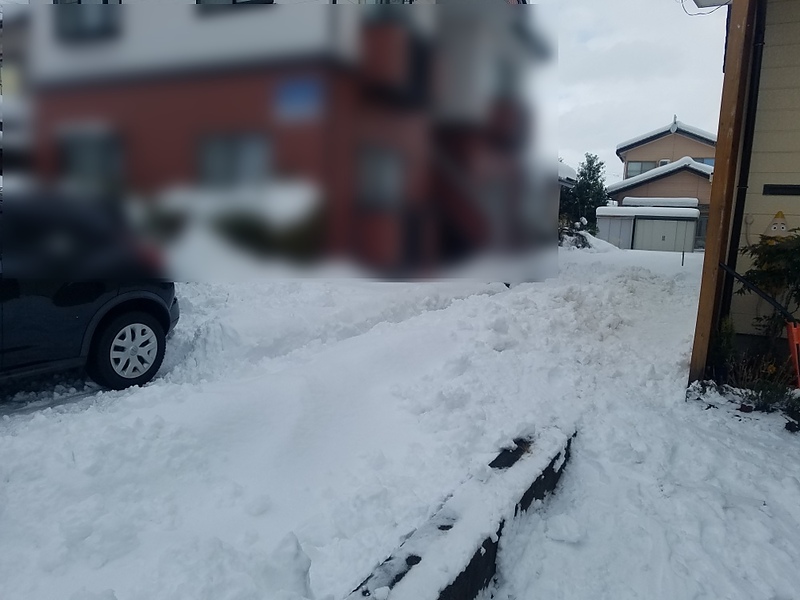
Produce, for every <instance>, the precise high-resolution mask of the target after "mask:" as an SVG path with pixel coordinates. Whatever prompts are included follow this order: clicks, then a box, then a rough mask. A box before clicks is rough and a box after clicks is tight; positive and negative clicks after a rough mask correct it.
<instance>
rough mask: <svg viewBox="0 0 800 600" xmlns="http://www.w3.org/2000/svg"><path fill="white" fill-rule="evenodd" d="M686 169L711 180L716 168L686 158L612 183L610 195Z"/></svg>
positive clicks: (609, 190) (609, 187)
mask: <svg viewBox="0 0 800 600" xmlns="http://www.w3.org/2000/svg"><path fill="white" fill-rule="evenodd" d="M686 168H689V169H691V170H692V171H694V172H695V173H697V174H698V175H705V176H706V177H709V178H710V177H711V175H712V174H713V173H714V167H712V166H711V165H706V164H704V163H699V162H697V161H696V160H694V159H692V158H691V157H689V156H684V157H683V158H682V159H680V160H676V161H675V162H671V163H669V164H666V165H664V166H663V167H656V168H655V169H651V170H649V171H647V172H646V173H642V174H641V175H637V176H636V177H629V178H628V179H623V180H622V181H618V182H617V183H612V184H611V185H610V186H608V188H607V189H608V193H609V194H614V193H616V192H619V191H622V190H626V189H628V188H632V187H636V186H637V185H641V184H643V183H646V182H648V181H650V180H651V179H656V178H658V177H663V176H664V175H669V174H670V173H674V172H676V171H680V170H681V169H686Z"/></svg>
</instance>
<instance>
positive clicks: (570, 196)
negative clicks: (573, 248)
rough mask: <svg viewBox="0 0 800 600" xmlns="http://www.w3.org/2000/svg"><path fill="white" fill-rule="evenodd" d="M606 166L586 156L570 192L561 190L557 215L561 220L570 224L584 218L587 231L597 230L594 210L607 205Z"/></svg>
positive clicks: (597, 159)
mask: <svg viewBox="0 0 800 600" xmlns="http://www.w3.org/2000/svg"><path fill="white" fill-rule="evenodd" d="M605 173H606V166H605V163H603V161H602V160H600V158H599V157H598V156H597V155H596V154H589V153H587V154H586V158H585V159H584V161H583V162H582V163H581V165H580V167H579V168H578V180H577V183H576V184H575V187H574V188H572V189H571V190H562V192H561V207H560V208H559V214H560V217H561V219H562V220H567V221H569V222H570V223H574V222H576V221H580V220H581V218H585V219H586V221H587V222H588V225H587V227H586V228H587V229H588V230H589V231H591V232H592V233H594V232H595V231H596V230H597V216H596V214H595V210H596V209H597V207H599V206H605V205H606V204H608V200H609V196H608V192H606V186H605Z"/></svg>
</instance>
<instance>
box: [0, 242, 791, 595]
mask: <svg viewBox="0 0 800 600" xmlns="http://www.w3.org/2000/svg"><path fill="white" fill-rule="evenodd" d="M603 249H604V250H606V251H604V252H592V251H582V250H574V251H564V252H562V253H561V257H560V258H561V275H560V277H559V278H558V279H557V280H552V281H547V282H544V283H539V284H524V285H520V286H516V287H514V288H512V289H511V290H506V289H505V287H504V286H501V285H486V284H478V283H468V282H451V283H427V284H379V283H370V282H363V281H361V282H352V281H350V282H347V281H337V282H329V283H325V282H313V281H306V282H275V281H271V282H263V283H252V284H228V285H221V284H219V285H210V284H203V285H200V284H197V285H183V286H180V289H179V292H180V296H181V302H182V309H183V316H182V319H181V322H180V324H179V327H178V329H177V330H176V332H175V335H174V337H173V339H172V340H171V346H170V349H169V352H168V355H167V359H166V361H165V365H164V367H163V368H162V373H161V375H160V376H159V378H158V379H157V380H156V381H154V382H153V383H152V384H151V385H149V386H147V387H145V388H143V389H139V390H134V391H127V392H99V391H96V390H95V389H94V388H93V387H92V386H91V385H86V384H83V383H80V382H77V381H70V382H68V383H67V385H66V387H64V386H54V385H52V384H50V383H45V384H41V383H39V384H37V386H36V389H35V390H34V391H24V390H23V391H17V392H16V393H13V394H7V395H9V396H10V397H9V398H7V399H6V401H5V402H4V403H3V404H2V405H0V414H2V415H3V417H2V420H0V581H2V582H3V583H2V592H1V593H0V596H2V598H3V599H4V600H5V599H9V600H18V599H19V600H23V599H24V600H39V599H41V600H52V599H54V598H64V599H66V600H99V599H102V600H139V599H142V600H145V599H146V600H160V599H169V600H179V599H180V600H182V599H186V600H222V599H236V600H245V599H250V598H253V599H256V598H258V599H264V598H268V599H270V600H272V599H277V600H281V599H283V600H289V599H293V600H298V599H300V598H314V599H316V600H322V599H326V598H336V599H338V598H340V597H342V596H344V595H345V594H346V593H347V592H349V591H350V590H352V589H353V588H354V587H356V586H357V585H358V584H359V583H360V582H361V580H362V579H363V578H364V577H365V576H366V575H367V574H368V573H369V572H370V570H371V569H372V568H373V567H374V566H375V564H376V562H377V561H380V560H381V559H383V558H385V556H386V555H388V554H389V553H390V552H391V551H392V550H393V549H394V548H395V547H396V546H397V545H398V544H399V542H400V539H401V537H402V536H403V535H405V534H407V533H409V532H410V531H412V530H413V529H414V528H415V527H418V526H419V525H420V524H422V523H423V522H424V521H425V520H426V519H427V518H428V517H429V516H430V515H431V514H432V513H433V512H434V511H436V509H437V508H438V507H439V506H440V505H441V503H442V501H443V500H444V499H445V498H447V497H448V495H449V494H450V493H451V492H453V490H455V489H456V488H457V487H458V486H460V485H461V484H463V483H464V482H465V481H466V480H468V479H469V478H471V477H472V476H475V475H480V474H481V473H483V472H484V471H485V469H486V464H487V463H488V462H489V461H490V460H491V459H492V458H493V457H494V455H495V454H496V452H497V450H498V448H500V447H501V446H503V445H504V444H506V443H507V442H508V441H509V440H511V439H513V438H514V437H516V436H518V435H520V434H524V433H532V434H533V435H534V436H536V435H545V434H546V433H547V432H548V431H552V430H553V428H555V429H562V430H564V431H568V430H570V429H571V428H572V427H573V426H574V425H575V423H578V424H579V426H580V427H581V433H580V435H579V437H578V438H577V440H576V442H575V445H574V446H573V448H574V455H573V461H572V463H571V464H570V465H569V466H568V468H567V475H566V476H565V479H564V480H563V484H562V487H561V489H560V490H559V493H558V495H557V496H556V498H555V499H554V501H553V502H552V503H551V504H549V505H548V507H547V508H546V509H545V510H544V511H543V512H541V513H534V514H533V515H532V516H531V517H530V518H528V519H525V520H523V521H520V522H519V523H517V524H516V525H515V526H514V532H513V535H509V536H507V537H505V538H504V541H503V547H502V556H501V559H502V564H501V574H500V576H501V588H500V589H499V590H498V591H497V594H498V595H499V596H500V597H501V598H519V599H522V598H528V597H531V598H533V597H554V598H557V597H561V598H580V597H586V598H600V597H614V598H657V597H659V596H657V595H656V592H659V591H661V590H662V589H663V593H662V596H661V597H664V598H672V599H680V598H684V597H685V598H701V597H708V598H718V597H731V598H759V597H763V598H782V597H786V598H789V597H792V593H793V592H792V590H797V589H800V580H798V570H797V569H793V568H790V565H791V563H792V561H793V562H794V564H799V563H798V559H800V536H798V533H800V531H798V528H799V526H798V521H800V514H798V509H797V507H796V506H794V505H791V503H790V502H789V500H790V499H791V498H794V500H795V505H798V506H800V502H797V501H796V499H797V497H798V495H799V494H800V483H798V482H800V460H797V459H798V456H799V455H800V438H797V437H792V436H791V434H789V433H787V432H784V431H783V430H782V428H781V426H780V423H778V422H777V421H776V419H777V418H764V417H762V418H760V419H759V418H756V419H750V418H749V417H748V421H752V422H747V423H743V422H739V421H738V420H737V419H735V418H734V417H733V416H732V415H731V413H730V412H729V411H728V410H727V408H726V407H724V406H723V407H721V408H718V409H709V410H703V409H704V408H705V404H702V403H699V402H698V403H688V404H687V403H686V402H684V400H683V398H684V392H685V382H686V370H687V365H688V356H689V350H690V346H691V337H692V328H693V326H694V311H695V309H696V302H697V293H698V288H699V274H700V266H701V261H702V255H700V254H697V255H689V256H687V257H686V258H687V264H686V266H684V267H682V266H681V262H680V255H677V254H666V253H665V254H660V253H642V252H633V251H631V252H622V251H613V250H610V249H608V248H603ZM70 388H72V389H70ZM76 392H77V393H78V395H77V396H76ZM792 494H794V496H792ZM762 501H763V504H762ZM529 541H530V543H528V542H529ZM648 552H649V554H648ZM646 568H647V569H649V571H648V570H645V569H646ZM745 580H746V581H747V582H749V583H748V585H750V587H748V586H747V585H745V583H744V581H745ZM768 585H772V586H773V587H774V590H775V593H773V594H772V595H769V593H767V592H766V590H767V587H766V586H768ZM787 586H789V587H787ZM737 594H738V595H737ZM781 594H783V596H781ZM787 594H788V595H787Z"/></svg>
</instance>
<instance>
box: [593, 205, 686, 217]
mask: <svg viewBox="0 0 800 600" xmlns="http://www.w3.org/2000/svg"><path fill="white" fill-rule="evenodd" d="M596 214H597V216H598V217H629V218H633V217H661V218H672V219H699V218H700V211H699V210H698V209H696V208H676V207H671V206H600V207H599V208H598V209H597V211H596Z"/></svg>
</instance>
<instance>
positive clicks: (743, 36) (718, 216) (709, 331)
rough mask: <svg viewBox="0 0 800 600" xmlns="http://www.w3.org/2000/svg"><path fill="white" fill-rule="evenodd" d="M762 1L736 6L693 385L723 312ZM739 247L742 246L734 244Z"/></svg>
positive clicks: (748, 0)
mask: <svg viewBox="0 0 800 600" xmlns="http://www.w3.org/2000/svg"><path fill="white" fill-rule="evenodd" d="M758 2H759V0H733V3H732V4H731V13H730V27H729V28H728V41H727V49H726V53H725V66H726V68H725V80H724V83H723V86H722V105H721V108H720V116H719V130H718V133H717V153H716V160H715V164H714V181H713V183H712V185H711V201H710V205H709V214H708V230H707V234H706V250H705V259H704V262H703V280H702V284H701V287H700V302H699V306H698V310H697V325H696V327H695V332H694V348H693V349H692V360H691V363H690V367H689V382H690V383H691V382H693V381H698V380H700V379H703V377H704V376H705V373H706V365H707V362H708V354H709V349H710V344H711V337H712V335H713V333H714V332H713V328H714V325H715V323H716V320H717V316H718V311H719V298H720V295H721V291H722V281H723V278H722V277H721V276H720V268H719V262H720V260H724V257H725V256H726V254H727V251H728V243H729V239H728V238H729V237H730V228H731V216H732V214H733V201H734V197H735V193H736V182H737V180H738V166H739V155H740V151H741V141H742V129H743V127H742V124H743V123H744V117H745V112H746V110H747V86H748V83H749V79H750V62H751V58H752V54H753V35H754V29H755V14H756V5H757V3H758ZM733 242H734V243H737V244H738V243H739V241H738V240H733Z"/></svg>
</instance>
